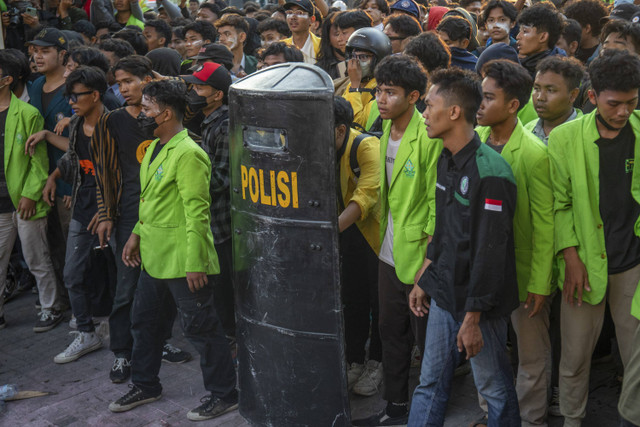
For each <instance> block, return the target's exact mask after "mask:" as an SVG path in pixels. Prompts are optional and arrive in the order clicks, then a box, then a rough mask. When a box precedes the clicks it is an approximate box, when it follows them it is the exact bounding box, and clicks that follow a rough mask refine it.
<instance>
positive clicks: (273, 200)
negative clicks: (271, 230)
mask: <svg viewBox="0 0 640 427" xmlns="http://www.w3.org/2000/svg"><path fill="white" fill-rule="evenodd" d="M269 182H270V183H271V205H272V206H277V205H278V202H277V201H276V173H275V171H269Z"/></svg>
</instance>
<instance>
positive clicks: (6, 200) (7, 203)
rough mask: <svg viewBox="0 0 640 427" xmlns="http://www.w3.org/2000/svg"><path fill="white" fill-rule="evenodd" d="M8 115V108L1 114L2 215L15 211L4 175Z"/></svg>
mask: <svg viewBox="0 0 640 427" xmlns="http://www.w3.org/2000/svg"><path fill="white" fill-rule="evenodd" d="M7 113H9V109H8V108H7V109H6V110H4V111H2V112H0V213H9V212H13V211H14V210H15V208H14V206H13V202H12V201H11V197H10V196H9V189H8V188H7V179H6V177H5V174H4V130H5V129H4V128H5V125H6V123H7Z"/></svg>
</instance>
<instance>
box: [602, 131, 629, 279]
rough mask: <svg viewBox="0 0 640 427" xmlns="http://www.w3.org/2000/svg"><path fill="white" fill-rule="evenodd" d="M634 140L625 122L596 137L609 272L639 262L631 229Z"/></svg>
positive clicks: (618, 270)
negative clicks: (607, 134) (615, 131)
mask: <svg viewBox="0 0 640 427" xmlns="http://www.w3.org/2000/svg"><path fill="white" fill-rule="evenodd" d="M635 140H636V136H635V135H634V134H633V130H632V129H631V125H630V124H629V123H627V125H626V126H625V127H624V128H623V129H622V130H621V131H620V133H619V134H618V136H616V137H615V138H613V139H606V138H600V139H599V140H597V141H596V144H597V145H598V148H599V153H600V216H601V217H602V223H603V225H604V243H605V247H606V249H607V259H608V267H609V274H616V273H622V272H623V271H627V270H628V269H630V268H632V267H635V266H636V265H638V264H639V263H640V238H638V237H637V236H636V234H635V233H634V225H635V223H636V220H637V219H638V216H640V205H638V202H636V201H635V199H634V198H633V196H632V195H631V177H632V175H633V166H634V165H633V159H634V148H635Z"/></svg>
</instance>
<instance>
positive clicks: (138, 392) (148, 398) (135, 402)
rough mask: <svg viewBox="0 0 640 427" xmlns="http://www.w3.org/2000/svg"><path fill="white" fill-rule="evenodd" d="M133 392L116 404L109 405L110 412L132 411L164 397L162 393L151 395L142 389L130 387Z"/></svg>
mask: <svg viewBox="0 0 640 427" xmlns="http://www.w3.org/2000/svg"><path fill="white" fill-rule="evenodd" d="M129 387H131V390H129V392H128V393H127V394H125V395H124V396H122V397H121V398H120V399H118V400H116V401H115V402H111V403H110V404H109V410H110V411H111V412H125V411H130V410H131V409H133V408H135V407H136V406H140V405H144V404H145V403H150V402H154V401H156V400H158V399H160V397H162V393H158V394H157V395H152V394H149V393H145V392H144V391H142V389H140V388H138V387H137V386H135V385H130V386H129Z"/></svg>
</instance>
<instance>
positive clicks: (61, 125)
mask: <svg viewBox="0 0 640 427" xmlns="http://www.w3.org/2000/svg"><path fill="white" fill-rule="evenodd" d="M70 122H71V117H63V118H62V119H60V120H59V121H58V123H56V127H54V128H53V131H54V132H55V134H56V135H62V133H63V132H64V130H65V129H66V128H67V126H69V123H70Z"/></svg>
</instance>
